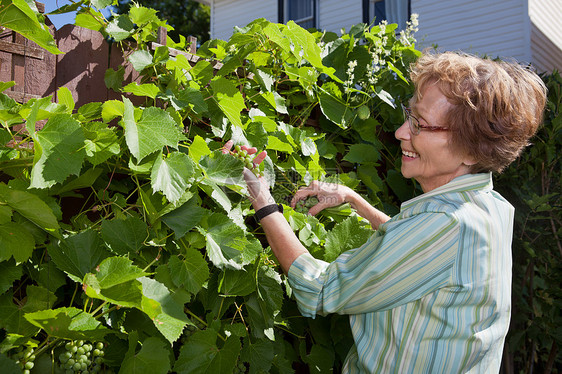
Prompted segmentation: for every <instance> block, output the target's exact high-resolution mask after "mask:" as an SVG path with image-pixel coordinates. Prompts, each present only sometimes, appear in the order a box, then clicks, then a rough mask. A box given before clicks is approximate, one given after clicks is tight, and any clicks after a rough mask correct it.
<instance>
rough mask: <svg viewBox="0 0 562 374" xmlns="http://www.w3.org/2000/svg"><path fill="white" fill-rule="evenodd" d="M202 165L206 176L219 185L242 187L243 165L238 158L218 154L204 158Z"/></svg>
mask: <svg viewBox="0 0 562 374" xmlns="http://www.w3.org/2000/svg"><path fill="white" fill-rule="evenodd" d="M200 165H201V167H202V168H203V171H204V172H205V176H206V177H207V178H208V179H209V180H211V181H212V182H213V183H216V184H219V185H240V186H241V185H242V183H243V177H242V171H243V170H244V166H243V164H242V163H241V162H240V161H239V160H238V159H236V158H234V157H231V156H228V155H223V154H220V153H218V152H216V153H214V154H212V155H210V156H204V157H203V158H202V159H201V161H200Z"/></svg>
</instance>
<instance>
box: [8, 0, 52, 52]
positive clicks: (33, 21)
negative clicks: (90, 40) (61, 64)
mask: <svg viewBox="0 0 562 374" xmlns="http://www.w3.org/2000/svg"><path fill="white" fill-rule="evenodd" d="M40 17H42V16H41V14H40V13H39V11H38V10H37V6H36V5H35V3H34V2H29V1H26V0H11V1H10V2H4V1H3V2H2V6H0V24H1V25H2V27H5V28H9V29H12V30H14V31H16V32H18V33H20V34H22V35H23V36H24V37H26V38H27V39H29V40H32V41H33V42H35V43H37V44H38V45H39V46H41V47H42V48H45V49H46V50H47V51H49V52H50V53H53V54H59V53H62V52H61V51H60V50H59V49H58V48H57V44H56V42H55V40H54V38H53V35H51V32H50V30H49V27H48V26H47V25H45V23H44V22H39V20H40V19H41V18H40Z"/></svg>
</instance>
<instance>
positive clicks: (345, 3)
mask: <svg viewBox="0 0 562 374" xmlns="http://www.w3.org/2000/svg"><path fill="white" fill-rule="evenodd" d="M317 9H318V11H317V14H318V26H319V27H318V28H319V29H321V30H326V31H332V32H335V33H336V34H338V35H340V30H341V29H342V28H345V29H346V31H349V29H350V27H351V26H353V25H356V24H358V23H361V22H362V20H363V6H362V1H358V0H318V3H317Z"/></svg>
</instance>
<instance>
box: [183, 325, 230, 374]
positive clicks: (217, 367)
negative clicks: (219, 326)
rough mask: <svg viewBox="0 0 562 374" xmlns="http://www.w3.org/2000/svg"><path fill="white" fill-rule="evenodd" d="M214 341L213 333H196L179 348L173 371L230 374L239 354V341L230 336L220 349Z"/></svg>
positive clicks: (199, 373) (194, 373) (210, 331)
mask: <svg viewBox="0 0 562 374" xmlns="http://www.w3.org/2000/svg"><path fill="white" fill-rule="evenodd" d="M216 341H217V334H216V332H215V331H213V330H203V331H197V332H196V333H195V334H193V335H192V336H191V337H190V338H189V340H188V341H187V343H186V344H184V345H183V346H182V347H181V350H180V356H179V357H178V360H177V361H176V364H175V365H174V371H176V372H177V373H178V374H188V373H189V374H207V373H218V374H222V373H224V374H226V373H232V368H233V367H234V366H235V365H236V359H237V358H238V355H239V354H240V339H239V338H237V337H234V336H231V337H229V338H227V339H226V342H225V343H224V345H223V346H222V347H221V348H219V347H218V346H217V344H216Z"/></svg>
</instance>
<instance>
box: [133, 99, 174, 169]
mask: <svg viewBox="0 0 562 374" xmlns="http://www.w3.org/2000/svg"><path fill="white" fill-rule="evenodd" d="M123 102H124V104H125V111H124V113H123V124H124V126H125V141H126V142H127V146H128V147H129V150H130V151H131V153H132V154H133V156H135V158H136V159H137V160H138V161H140V160H142V159H143V158H145V157H146V156H148V155H149V154H151V153H153V152H156V151H160V150H162V148H163V147H164V146H170V147H173V148H177V146H178V142H179V141H180V139H181V138H182V134H181V133H180V131H179V130H178V128H177V126H176V122H175V121H174V120H173V118H172V117H171V116H170V114H168V113H167V112H166V111H164V110H162V109H160V108H156V107H149V108H146V109H145V110H144V111H143V112H142V116H141V118H140V120H139V121H138V122H136V121H135V117H134V106H133V103H131V101H130V100H129V99H127V98H123Z"/></svg>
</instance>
